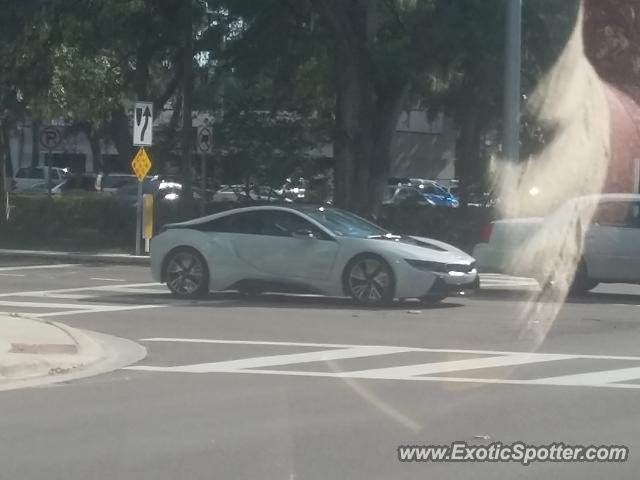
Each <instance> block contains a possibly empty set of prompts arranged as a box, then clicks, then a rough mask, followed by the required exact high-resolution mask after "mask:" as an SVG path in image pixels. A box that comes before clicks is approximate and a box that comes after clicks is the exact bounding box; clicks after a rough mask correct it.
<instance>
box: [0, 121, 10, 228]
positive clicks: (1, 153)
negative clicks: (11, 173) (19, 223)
mask: <svg viewBox="0 0 640 480" xmlns="http://www.w3.org/2000/svg"><path fill="white" fill-rule="evenodd" d="M1 132H4V123H3V122H1V121H0V225H4V224H5V223H6V221H7V206H8V204H9V196H8V191H7V190H8V188H7V187H8V185H7V177H6V172H7V168H6V165H7V160H8V159H7V158H6V155H5V148H4V135H2V134H1Z"/></svg>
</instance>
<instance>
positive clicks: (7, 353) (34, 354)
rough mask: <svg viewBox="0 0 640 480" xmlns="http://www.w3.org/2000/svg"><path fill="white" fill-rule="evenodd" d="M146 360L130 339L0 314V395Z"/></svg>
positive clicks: (104, 371) (40, 320)
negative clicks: (4, 391) (3, 392)
mask: <svg viewBox="0 0 640 480" xmlns="http://www.w3.org/2000/svg"><path fill="white" fill-rule="evenodd" d="M145 356H146V350H145V349H144V347H142V346H140V345H138V344H137V343H134V342H132V341H129V340H125V339H121V338H117V337H112V336H110V335H104V334H100V333H97V332H91V331H87V330H79V329H76V328H72V327H69V326H67V325H64V324H61V323H57V322H50V321H45V320H42V319H38V318H32V317H26V316H22V315H15V314H8V313H0V391H2V390H12V389H16V388H23V387H29V386H37V385H42V384H46V383H56V382H63V381H69V380H73V379H77V378H83V377H88V376H93V375H98V374H100V373H106V372H109V371H112V370H115V369H118V368H122V367H124V366H127V365H130V364H132V363H135V362H137V361H139V360H141V359H142V358H144V357H145Z"/></svg>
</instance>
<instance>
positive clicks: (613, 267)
mask: <svg viewBox="0 0 640 480" xmlns="http://www.w3.org/2000/svg"><path fill="white" fill-rule="evenodd" d="M594 204H595V213H594V215H593V218H592V219H591V222H590V223H588V222H587V223H586V224H583V223H582V219H583V218H584V216H585V212H589V211H590V210H591V209H593V208H594ZM567 227H571V228H569V229H567ZM563 231H569V232H571V233H570V234H569V235H567V236H563V235H562V232H563ZM554 241H555V242H564V243H566V244H567V248H565V250H567V251H568V252H572V251H577V258H576V259H575V260H576V271H575V275H574V278H573V283H572V286H571V288H572V291H573V292H575V293H580V292H585V291H588V290H591V289H592V288H594V287H595V286H596V285H598V284H599V283H635V284H640V195H638V194H603V195H596V196H588V197H579V198H576V199H571V200H569V201H567V202H566V203H564V204H563V205H562V206H561V207H559V208H558V209H557V210H556V211H555V212H553V213H552V214H551V215H549V216H547V217H544V218H525V219H513V220H499V221H495V222H492V223H491V224H490V225H488V226H487V229H486V230H485V232H484V234H483V241H482V243H479V244H478V245H476V247H475V249H474V256H475V257H476V258H477V259H478V265H479V267H480V269H481V270H483V271H493V272H499V273H507V274H512V275H523V276H529V277H533V278H536V279H538V280H539V281H540V282H541V283H542V286H545V285H546V283H547V282H548V281H549V278H550V277H549V276H548V272H547V271H545V270H544V266H545V265H548V264H551V269H552V270H553V267H554V262H556V261H557V262H560V261H562V260H563V259H562V258H559V259H556V258H550V257H549V254H548V252H549V251H553V250H554V247H555V248H557V244H556V243H553V242H554ZM568 255H570V253H569V254H566V255H565V256H568ZM552 273H553V272H552ZM551 281H552V282H553V276H551Z"/></svg>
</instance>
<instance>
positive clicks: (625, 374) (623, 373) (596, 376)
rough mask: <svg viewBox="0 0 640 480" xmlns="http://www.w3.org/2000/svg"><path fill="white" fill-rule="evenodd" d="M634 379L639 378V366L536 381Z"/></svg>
mask: <svg viewBox="0 0 640 480" xmlns="http://www.w3.org/2000/svg"><path fill="white" fill-rule="evenodd" d="M636 379H640V367H632V368H620V369H618V370H603V371H599V372H589V373H581V374H577V375H563V376H560V377H548V378H540V379H538V380H536V383H537V382H543V383H546V384H548V385H551V384H553V385H591V384H594V383H599V384H611V383H615V382H624V381H628V380H636ZM639 386H640V385H639Z"/></svg>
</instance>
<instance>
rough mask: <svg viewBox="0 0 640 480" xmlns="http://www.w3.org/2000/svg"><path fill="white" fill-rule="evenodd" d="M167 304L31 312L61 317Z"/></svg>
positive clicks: (38, 315)
mask: <svg viewBox="0 0 640 480" xmlns="http://www.w3.org/2000/svg"><path fill="white" fill-rule="evenodd" d="M166 306H167V305H128V306H126V307H125V306H123V307H112V306H109V305H96V306H95V307H94V308H92V309H91V310H68V311H61V312H50V313H37V314H31V315H32V316H34V317H38V318H43V317H62V316H68V315H82V314H85V313H101V312H128V311H130V310H145V309H148V308H164V307H166Z"/></svg>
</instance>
